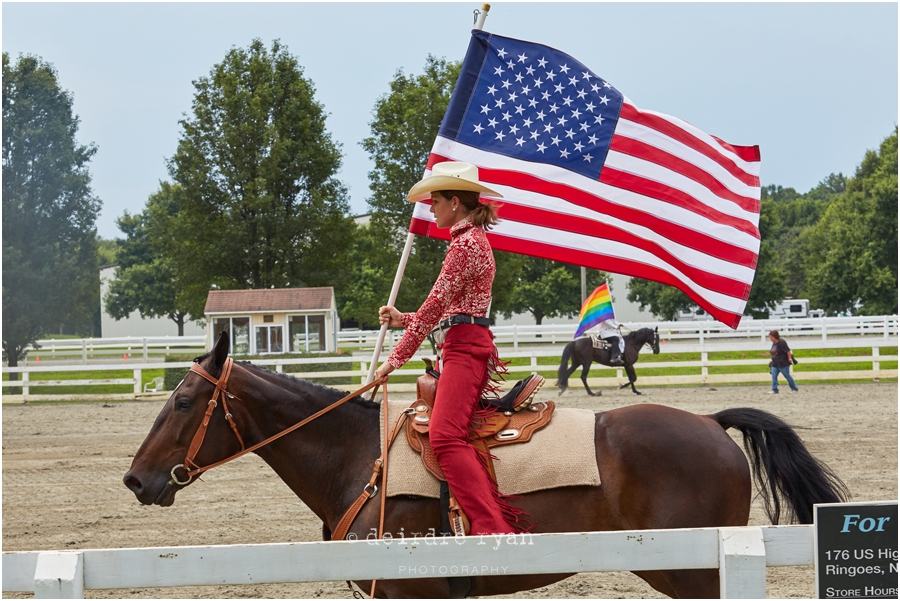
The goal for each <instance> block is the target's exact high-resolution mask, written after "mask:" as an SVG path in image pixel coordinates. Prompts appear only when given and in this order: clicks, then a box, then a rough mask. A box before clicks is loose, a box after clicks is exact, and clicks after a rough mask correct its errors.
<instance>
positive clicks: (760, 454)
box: [124, 336, 846, 598]
mask: <svg viewBox="0 0 900 601" xmlns="http://www.w3.org/2000/svg"><path fill="white" fill-rule="evenodd" d="M227 356H228V338H227V336H220V337H219V339H218V340H217V342H216V345H215V347H214V348H213V350H212V351H211V352H210V353H207V354H206V355H204V356H202V357H198V358H197V359H196V360H195V361H197V362H198V364H199V366H200V367H202V368H203V369H204V370H205V371H206V372H208V374H209V375H211V376H212V377H213V379H217V378H220V373H221V371H222V368H223V366H225V365H226V362H225V361H226V358H227ZM220 382H221V380H220ZM214 389H215V387H214V385H213V384H211V383H210V382H208V381H207V380H206V379H204V378H203V377H201V376H200V375H198V374H195V373H190V374H188V376H187V377H186V378H185V379H184V380H183V381H182V383H181V384H180V385H179V386H178V387H177V388H176V390H175V391H174V392H173V393H172V396H171V397H170V398H169V400H168V401H167V402H166V404H165V406H164V407H163V409H162V411H161V412H160V414H159V416H158V417H157V418H156V421H155V423H154V424H153V427H152V428H151V430H150V433H149V435H148V436H147V438H146V440H144V443H143V444H142V445H141V447H140V449H139V450H138V452H137V453H136V454H135V456H134V461H133V462H132V465H131V469H130V470H129V472H128V473H127V474H125V478H124V481H125V485H126V486H127V487H128V488H129V489H131V490H132V491H133V492H134V494H135V496H136V497H137V498H138V500H139V501H140V502H141V503H144V504H146V505H150V504H156V505H161V506H169V505H172V503H174V501H175V495H176V493H177V492H178V491H179V490H181V489H182V488H184V487H185V486H187V485H188V484H189V482H190V481H191V480H190V479H187V478H185V476H184V473H183V471H180V470H182V469H183V468H181V467H178V466H180V465H182V464H183V463H185V457H186V455H187V452H188V448H189V446H192V445H191V442H192V440H195V433H196V432H197V431H198V429H200V427H201V423H203V421H204V419H205V417H206V416H205V412H207V413H209V418H208V428H207V429H206V431H205V437H204V438H203V441H202V444H201V445H200V446H199V450H198V451H197V453H196V455H195V457H194V462H195V463H196V464H197V465H200V466H206V465H209V464H211V463H214V462H217V461H219V460H221V459H223V458H226V457H230V456H231V455H233V454H235V453H237V452H238V451H239V450H240V447H241V445H240V443H238V437H237V436H236V435H235V432H233V431H232V426H231V425H230V423H229V421H227V419H228V418H226V416H225V414H224V409H223V407H222V403H219V405H218V406H215V405H213V404H211V403H209V404H208V402H209V400H210V396H211V395H212V394H213V391H214ZM226 391H227V393H228V394H227V395H226V398H227V404H228V411H230V413H229V414H228V416H229V418H231V420H232V421H233V422H234V427H235V429H236V431H237V432H239V433H240V434H239V435H240V437H241V438H242V439H243V444H244V445H246V446H247V447H248V448H249V447H251V446H252V445H254V444H256V443H258V442H260V441H263V440H265V439H266V438H268V437H270V436H273V435H275V434H276V433H278V432H282V431H284V430H285V429H287V428H289V427H290V426H292V425H293V424H296V423H298V422H299V421H301V420H303V419H306V418H308V417H310V416H312V415H313V414H314V413H316V412H319V411H320V410H322V409H323V408H325V407H327V406H329V405H330V404H332V403H334V402H335V401H337V400H338V399H340V398H341V397H342V396H344V394H343V393H341V392H339V391H337V390H332V389H329V388H325V387H322V386H318V385H316V384H312V383H310V382H306V381H303V380H299V379H295V378H292V377H290V376H286V375H282V374H276V373H273V372H271V371H269V370H267V369H265V368H262V367H258V366H253V365H251V364H249V363H243V362H242V363H235V364H233V368H232V370H231V373H230V378H229V379H228V382H227V388H226ZM220 400H221V397H220ZM208 406H209V407H212V409H211V410H208ZM378 415H379V404H378V403H374V402H370V401H366V400H364V399H362V398H360V397H356V398H355V399H352V400H350V401H347V402H346V403H344V404H342V405H340V406H339V407H337V408H335V409H334V410H332V411H330V412H328V413H325V414H324V415H322V416H321V417H319V418H318V419H315V420H313V421H310V422H309V423H308V424H307V425H305V426H303V427H302V428H299V429H297V430H295V431H293V432H290V433H289V434H287V435H285V436H284V437H282V438H279V439H277V440H275V441H274V442H271V443H270V444H267V445H266V446H262V447H260V448H259V449H258V450H256V451H255V452H256V453H257V454H258V455H259V456H260V457H261V458H262V459H263V460H264V461H265V462H266V463H268V464H269V466H271V467H272V469H273V470H275V472H276V473H277V474H278V475H279V476H280V477H281V479H282V480H284V482H285V483H286V484H287V485H288V486H289V487H290V488H291V490H293V491H294V493H296V494H297V496H298V497H300V499H301V500H302V501H303V502H304V503H305V504H306V505H307V506H308V507H309V508H310V509H311V510H312V511H313V512H314V513H315V514H316V515H317V516H318V517H319V518H320V519H321V520H322V522H323V533H324V537H325V539H326V540H329V539H330V538H331V532H332V531H334V530H335V528H336V526H337V523H338V521H339V520H340V519H341V517H342V515H343V514H344V512H345V511H346V510H347V508H348V507H349V506H350V505H351V504H352V503H353V501H354V500H355V499H356V498H357V497H358V496H359V494H360V491H361V490H362V489H363V488H364V486H365V483H366V482H367V481H368V478H369V476H370V475H371V473H372V467H373V463H374V462H375V460H376V458H378V456H379V454H380V448H379V447H380V443H379V420H378ZM728 428H737V429H739V430H740V431H742V432H743V434H744V444H745V447H746V448H747V452H748V455H749V456H750V458H751V463H752V468H753V471H754V473H755V475H756V478H757V482H758V483H759V488H760V489H761V492H762V496H763V498H764V499H765V503H766V509H767V511H768V514H769V517H770V519H771V520H772V521H773V523H776V524H777V523H778V522H779V519H781V518H783V517H788V518H796V519H797V520H799V521H800V522H802V523H811V522H812V506H813V504H814V503H832V502H839V501H841V500H842V499H844V498H845V496H846V488H845V486H844V484H843V483H842V482H841V481H840V480H839V479H838V478H837V477H836V476H835V475H834V474H833V473H832V472H831V471H830V470H829V469H828V467H827V466H824V465H823V464H821V463H819V462H818V461H817V460H816V459H815V458H813V457H812V456H811V455H810V454H809V452H808V451H807V450H806V448H805V447H804V446H803V444H802V442H801V441H800V439H799V438H798V437H797V435H796V433H795V432H794V431H793V430H792V429H791V428H790V426H788V425H787V424H785V423H784V422H782V421H781V420H779V419H778V418H776V417H775V416H773V415H770V414H768V413H765V412H763V411H759V410H756V409H728V410H725V411H720V412H719V413H716V414H714V415H705V416H704V415H694V414H692V413H687V412H685V411H680V410H678V409H673V408H670V407H663V406H657V405H635V406H631V407H624V408H621V409H616V410H613V411H606V412H602V413H598V414H597V415H596V434H595V445H596V453H597V464H598V466H599V469H600V479H601V485H600V486H577V487H567V488H559V489H552V490H544V491H540V492H535V493H531V494H526V495H523V496H522V497H520V498H518V499H517V500H516V502H517V504H518V505H519V506H520V507H521V508H522V509H523V510H525V511H527V512H528V513H529V514H531V519H532V520H533V521H534V523H535V526H534V529H533V532H536V533H537V532H575V531H598V530H638V529H655V528H700V527H716V526H744V525H746V524H747V520H748V517H749V514H750V500H751V496H752V494H753V491H752V486H751V484H752V482H751V475H750V472H751V469H750V467H749V466H748V462H747V458H746V457H745V455H744V453H743V452H742V451H741V449H740V448H739V447H738V446H737V445H736V444H735V443H734V442H733V441H732V439H731V438H730V437H729V436H728V434H727V433H726V432H725V431H726V429H728ZM397 444H405V442H404V441H403V440H402V437H401V440H400V441H398V443H397ZM170 473H171V476H170ZM179 482H180V483H179ZM560 507H565V508H566V510H565V511H560V510H559V508H560ZM379 511H380V501H379V498H378V497H377V496H376V497H375V498H373V499H372V500H371V501H370V502H369V503H368V504H366V505H364V506H363V509H362V511H361V512H360V513H359V515H358V516H357V518H356V520H355V521H354V522H353V524H352V527H351V529H350V534H349V535H348V536H349V537H357V538H364V537H366V536H367V535H368V534H369V533H370V532H372V531H373V530H372V529H373V528H376V527H377V525H378V521H379ZM384 524H385V528H384V531H385V532H390V533H392V534H393V535H394V536H399V534H398V533H399V532H400V529H401V528H403V529H404V531H405V533H406V535H407V536H410V535H411V534H415V533H420V534H425V533H428V532H429V530H430V529H432V528H434V529H436V530H439V528H440V524H441V517H440V509H439V502H438V500H437V499H426V498H420V497H388V500H387V504H386V507H385V522H384ZM636 574H637V575H638V576H639V577H641V578H643V579H644V580H646V581H647V582H648V583H649V584H650V586H652V587H653V588H655V589H656V590H657V591H659V592H660V593H663V594H665V595H669V596H671V597H716V596H718V594H719V584H718V579H719V576H718V571H717V570H714V569H713V570H668V571H645V572H636ZM570 575H571V574H545V575H529V576H521V575H519V576H483V577H474V578H472V580H471V582H470V585H471V588H470V589H469V591H468V594H469V595H471V596H483V595H499V594H509V593H514V592H516V591H522V590H528V589H534V588H537V587H541V586H545V585H548V584H551V583H553V582H556V581H559V580H562V579H563V578H566V577H568V576H570ZM370 584H371V583H370V582H358V583H357V585H358V586H360V587H361V588H362V589H363V590H364V591H368V590H369V586H370ZM450 593H451V584H450V581H449V580H448V579H447V578H431V579H427V578H424V579H410V580H386V581H379V582H378V586H377V588H376V595H377V596H380V597H420V598H431V597H448V596H449V595H450Z"/></svg>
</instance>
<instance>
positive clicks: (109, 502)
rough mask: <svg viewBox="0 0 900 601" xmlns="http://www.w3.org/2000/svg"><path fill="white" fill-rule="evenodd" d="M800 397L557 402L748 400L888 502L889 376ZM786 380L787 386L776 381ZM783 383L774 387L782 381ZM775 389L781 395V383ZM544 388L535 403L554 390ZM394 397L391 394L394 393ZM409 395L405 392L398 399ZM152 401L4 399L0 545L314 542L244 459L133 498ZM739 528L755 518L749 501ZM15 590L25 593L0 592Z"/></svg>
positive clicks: (579, 579) (301, 520)
mask: <svg viewBox="0 0 900 601" xmlns="http://www.w3.org/2000/svg"><path fill="white" fill-rule="evenodd" d="M799 384H800V386H801V387H802V389H801V392H800V393H799V394H793V395H792V394H784V393H782V394H779V395H777V396H775V395H768V394H766V390H767V387H765V386H754V387H748V386H742V387H718V388H668V389H662V388H647V389H644V393H645V395H644V396H643V397H636V396H633V395H632V394H631V392H630V391H625V390H623V391H614V390H603V396H602V397H600V398H591V397H588V396H587V395H586V394H584V392H583V391H580V390H571V389H570V391H569V392H567V393H566V394H565V395H564V396H563V397H562V399H560V401H561V406H565V407H582V408H591V409H595V410H605V409H611V408H614V407H619V406H623V405H629V404H633V403H636V402H639V401H640V402H649V403H659V404H665V405H670V406H674V407H679V408H681V409H685V410H688V411H693V412H696V413H703V414H706V413H714V412H716V411H719V410H721V409H725V408H729V407H756V408H760V409H764V410H767V411H771V412H773V413H775V414H776V415H778V416H779V417H781V418H783V419H784V420H785V421H787V422H789V423H791V424H794V425H798V426H807V427H809V428H811V429H808V430H804V431H802V432H801V436H802V437H803V439H804V440H805V442H806V444H807V446H808V447H809V449H810V450H811V451H812V452H813V454H814V455H816V456H817V457H819V458H820V459H822V460H823V461H825V462H826V463H828V464H829V465H830V466H831V467H832V468H834V469H835V471H836V472H837V473H838V474H839V475H840V476H841V477H842V478H843V479H844V481H845V482H846V483H847V485H848V486H849V488H850V490H851V492H852V494H853V500H855V501H874V500H887V499H896V498H897V400H898V396H897V384H896V383H884V384H876V383H866V384H855V385H808V386H804V385H803V382H802V381H800V382H799ZM785 389H786V387H785ZM785 391H786V390H785ZM785 391H782V392H785ZM555 394H556V391H555V390H552V389H551V390H549V391H547V392H545V393H544V394H543V395H541V396H540V398H548V399H549V398H554V395H555ZM402 396H404V395H395V398H399V397H402ZM405 396H409V395H405ZM162 404H163V403H162V402H129V403H108V404H103V403H89V404H88V403H86V404H71V405H30V406H29V405H26V406H17V405H5V406H4V407H3V414H2V417H3V465H2V469H3V489H2V493H3V550H4V551H24V550H44V549H60V550H62V549H90V548H95V549H96V548H110V547H149V546H175V545H209V544H246V543H268V542H288V541H316V540H321V523H320V522H319V521H318V520H317V518H316V517H315V516H314V515H313V514H312V513H311V512H310V511H309V510H308V509H307V508H306V507H305V506H304V505H303V504H302V503H301V502H300V501H299V500H298V499H297V498H296V497H295V496H294V495H293V493H291V491H290V490H289V489H288V488H287V486H285V485H284V484H283V483H282V482H281V480H279V479H278V477H277V476H275V474H274V473H273V472H272V471H271V470H270V469H269V468H268V467H267V466H266V465H265V464H263V463H262V461H260V460H259V459H258V458H257V457H256V456H255V455H249V456H247V457H245V458H242V459H240V460H239V461H236V462H235V463H232V464H230V465H227V466H224V467H222V468H219V469H216V470H213V471H211V472H210V473H208V474H207V475H206V476H204V480H205V482H201V483H198V484H195V485H192V486H190V487H189V488H188V489H186V490H185V491H183V492H181V493H179V495H178V498H177V500H176V503H175V505H174V506H172V507H169V508H160V507H145V506H142V505H140V504H139V503H138V502H137V501H136V500H135V498H134V495H133V494H132V493H131V492H130V491H129V490H128V489H126V488H125V486H123V484H122V476H123V475H124V473H125V472H126V471H127V470H128V467H129V466H130V464H131V456H132V455H133V454H134V452H135V451H136V450H137V448H138V446H139V445H140V443H141V441H142V440H143V438H144V436H145V435H146V434H147V432H148V430H149V429H150V426H151V424H152V423H153V420H154V418H155V417H156V415H157V413H158V412H159V411H160V409H161V407H162ZM750 523H751V524H760V525H761V524H766V523H768V522H767V520H766V519H765V517H764V514H763V511H762V507H761V503H760V502H759V501H758V500H757V501H754V506H753V512H752V515H751V518H750ZM85 595H86V596H87V597H89V598H313V597H325V598H339V599H348V598H350V592H349V590H348V589H347V587H346V585H345V584H344V583H343V582H324V583H306V584H291V585H246V586H217V587H184V588H154V589H142V590H136V589H122V590H91V591H85ZM4 596H5V597H9V598H27V597H30V596H31V595H29V594H5V595H4ZM658 596H659V594H658V593H656V592H655V591H654V590H653V589H651V588H650V587H649V586H647V585H646V584H645V583H644V582H643V581H642V580H640V579H639V578H637V577H636V576H634V575H632V574H630V573H627V572H613V573H595V574H580V575H577V576H574V577H572V578H570V579H568V580H564V581H562V582H560V583H557V584H555V585H553V586H549V587H545V588H541V589H538V590H536V591H531V592H528V593H521V594H519V595H517V596H516V597H520V598H571V597H585V598H623V599H641V598H656V597H658ZM768 596H769V597H770V598H788V597H794V598H813V596H814V574H813V569H812V567H811V566H803V567H790V568H769V571H768Z"/></svg>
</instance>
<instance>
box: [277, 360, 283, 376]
mask: <svg viewBox="0 0 900 601" xmlns="http://www.w3.org/2000/svg"><path fill="white" fill-rule="evenodd" d="M275 373H279V374H283V373H284V363H282V362H281V361H279V362H278V363H276V364H275Z"/></svg>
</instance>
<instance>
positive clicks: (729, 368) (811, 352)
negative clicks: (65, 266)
mask: <svg viewBox="0 0 900 601" xmlns="http://www.w3.org/2000/svg"><path fill="white" fill-rule="evenodd" d="M870 352H871V351H870V350H869V349H868V348H834V349H804V350H801V351H799V354H798V360H799V361H800V364H799V365H797V366H795V367H794V368H793V372H794V373H795V374H796V377H797V378H798V379H800V380H802V378H803V373H804V372H815V371H820V372H821V371H831V372H840V371H855V370H862V371H865V370H870V369H872V362H871V360H866V361H854V362H852V363H815V359H817V358H827V357H854V356H859V357H862V356H869V353H870ZM501 353H502V350H501ZM880 353H881V355H883V356H896V355H897V347H881V349H880ZM561 354H562V348H560V355H561ZM768 357H769V353H768V351H766V350H760V351H729V352H712V353H709V360H710V361H717V360H718V361H722V360H748V359H757V360H759V361H760V363H759V365H723V366H718V367H716V366H711V367H709V373H710V374H716V375H718V374H747V373H768V369H767V367H766V362H767V361H768ZM559 361H560V358H559V357H555V356H551V357H537V365H538V370H537V371H538V373H539V374H541V375H542V376H544V377H545V378H547V380H548V381H550V382H555V381H556V372H557V369H558V368H559ZM641 361H643V362H644V363H645V364H646V363H672V364H673V365H672V366H671V367H653V368H645V367H642V366H641ZM641 361H639V362H638V363H637V364H636V365H635V370H636V371H637V374H638V377H639V378H640V377H642V376H643V377H649V376H684V375H696V374H700V367H679V366H678V365H677V363H679V362H682V361H700V353H664V354H659V355H651V354H648V353H642V354H641ZM529 365H531V358H530V357H516V358H513V359H511V360H510V366H529ZM360 366H361V362H359V361H354V362H353V367H352V369H353V370H356V371H358V370H359V369H360ZM881 368H882V369H897V361H881ZM405 369H412V370H416V371H418V373H415V374H413V375H393V376H391V381H392V382H394V383H397V384H411V383H414V382H415V381H416V379H417V378H418V377H419V375H421V374H423V373H425V364H424V362H422V361H418V360H416V361H411V362H410V363H409V364H407V365H406V366H405ZM163 371H164V370H163V368H162V367H160V368H159V369H150V370H144V371H143V372H142V374H141V376H142V377H141V388H142V389H143V386H144V384H146V383H148V382H150V381H151V380H153V378H156V377H159V376H162V375H163ZM526 374H527V372H514V373H512V374H509V377H508V378H507V379H508V380H511V381H514V380H517V379H520V378H523V377H525V375H526ZM295 375H297V376H298V377H302V374H295ZM580 375H581V372H580V370H578V371H576V372H575V373H574V374H573V375H572V378H576V379H577V378H578V377H579V376H580ZM615 375H616V370H614V369H610V368H607V367H602V366H599V365H598V364H593V365H592V366H591V372H590V377H592V378H614V377H615ZM132 376H133V371H132V370H131V369H109V370H103V371H71V372H43V373H32V374H31V383H32V384H31V386H30V388H29V392H30V393H31V394H79V393H80V394H116V393H122V394H129V393H131V391H132V386H131V385H129V384H121V385H115V384H112V385H96V386H39V385H37V386H36V385H34V384H35V383H37V382H40V381H41V380H105V379H119V378H131V377H132ZM3 380H4V381H8V380H9V374H8V373H4V374H3ZM361 381H362V377H354V378H353V383H354V384H357V383H361ZM858 381H859V380H852V379H835V380H828V382H829V383H851V382H858ZM883 381H884V379H883ZM888 381H896V378H891V379H889V380H888ZM819 382H820V381H819ZM819 382H817V383H819ZM738 384H739V383H738ZM695 385H696V384H689V385H686V386H695ZM725 385H728V384H716V386H725ZM4 393H6V394H13V392H12V389H9V388H4ZM16 393H19V391H16Z"/></svg>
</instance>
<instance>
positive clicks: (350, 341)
mask: <svg viewBox="0 0 900 601" xmlns="http://www.w3.org/2000/svg"><path fill="white" fill-rule="evenodd" d="M627 325H628V326H629V327H630V328H631V329H632V330H636V329H638V328H642V327H651V328H653V327H658V328H659V332H660V337H661V338H662V339H663V340H667V341H687V340H696V341H699V342H700V343H701V344H703V343H704V342H706V341H726V340H728V341H739V340H748V339H759V340H760V341H761V342H765V340H766V335H767V334H768V332H769V331H770V330H779V331H781V332H782V333H783V334H786V335H788V336H790V337H792V338H797V337H802V338H804V339H811V338H819V339H821V340H822V341H827V340H828V337H829V336H831V337H835V336H848V335H851V336H858V335H869V336H883V337H885V338H887V337H890V336H892V335H894V336H896V335H897V331H898V328H897V316H896V315H880V316H873V317H865V316H862V317H859V316H858V317H822V318H814V319H813V318H810V319H767V320H744V321H743V322H742V324H741V325H740V326H739V327H738V328H737V330H732V329H731V328H729V327H728V326H725V325H723V324H720V323H718V322H713V321H708V322H693V321H663V322H647V323H629V324H627ZM575 327H576V326H575V325H572V324H568V325H566V324H563V325H552V324H551V325H540V326H537V325H527V326H526V325H521V326H520V325H512V326H494V327H493V328H491V330H492V331H493V332H494V337H495V341H496V342H497V344H499V345H510V344H511V345H512V347H513V351H514V352H515V351H518V350H519V345H520V344H528V345H533V344H567V343H568V342H570V341H571V340H572V337H573V335H574V334H575ZM402 335H403V331H402V330H391V331H390V332H389V335H388V336H387V337H386V338H385V346H386V349H387V350H390V349H391V348H393V346H394V345H395V344H396V343H397V341H398V340H400V337H401V336H402ZM337 339H338V347H339V348H360V349H374V348H375V344H376V343H377V341H378V330H342V331H340V332H338V334H337ZM37 344H38V345H39V347H40V348H34V349H31V350H29V356H28V358H27V361H28V362H29V363H33V362H35V358H37V357H43V360H44V361H46V360H68V361H70V362H80V363H81V364H82V365H86V364H87V363H88V359H91V360H94V361H95V362H96V361H97V360H98V359H103V358H108V359H110V362H116V361H117V360H118V359H119V358H122V356H123V355H125V356H126V357H128V358H132V359H134V358H140V359H142V360H143V362H144V363H147V362H148V361H149V359H150V358H151V357H161V356H165V355H168V354H171V353H192V352H196V353H197V354H202V353H203V352H204V351H205V345H206V337H205V336H147V337H126V338H84V339H65V340H55V339H50V340H39V341H38V342H37Z"/></svg>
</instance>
